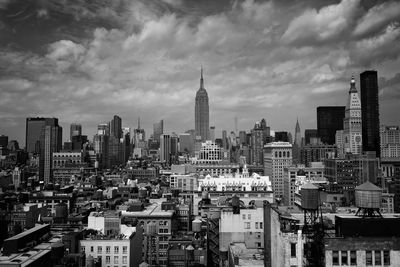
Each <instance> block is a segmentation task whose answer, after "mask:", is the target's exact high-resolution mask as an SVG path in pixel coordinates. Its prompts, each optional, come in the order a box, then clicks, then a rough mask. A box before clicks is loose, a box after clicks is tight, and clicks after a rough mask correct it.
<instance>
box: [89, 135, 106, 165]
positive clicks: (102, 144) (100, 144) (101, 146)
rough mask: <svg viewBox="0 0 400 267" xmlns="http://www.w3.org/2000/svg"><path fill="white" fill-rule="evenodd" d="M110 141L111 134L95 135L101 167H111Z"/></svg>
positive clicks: (94, 143) (95, 149)
mask: <svg viewBox="0 0 400 267" xmlns="http://www.w3.org/2000/svg"><path fill="white" fill-rule="evenodd" d="M109 141H110V136H109V135H106V134H99V133H98V134H96V135H94V136H93V145H94V152H95V153H96V158H97V161H98V167H99V168H100V169H105V168H110V166H109V164H110V161H109V153H108V149H109Z"/></svg>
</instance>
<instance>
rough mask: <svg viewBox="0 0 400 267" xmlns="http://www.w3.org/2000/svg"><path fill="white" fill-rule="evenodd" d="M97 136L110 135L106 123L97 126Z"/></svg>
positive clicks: (108, 126)
mask: <svg viewBox="0 0 400 267" xmlns="http://www.w3.org/2000/svg"><path fill="white" fill-rule="evenodd" d="M97 134H98V135H108V136H109V135H110V125H109V124H108V123H101V124H99V125H97Z"/></svg>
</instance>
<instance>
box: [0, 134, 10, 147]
mask: <svg viewBox="0 0 400 267" xmlns="http://www.w3.org/2000/svg"><path fill="white" fill-rule="evenodd" d="M7 146H8V136H6V135H0V147H2V148H7Z"/></svg>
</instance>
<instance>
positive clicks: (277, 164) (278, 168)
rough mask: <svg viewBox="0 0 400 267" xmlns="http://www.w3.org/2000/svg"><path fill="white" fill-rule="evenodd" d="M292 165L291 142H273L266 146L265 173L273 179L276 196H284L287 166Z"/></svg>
mask: <svg viewBox="0 0 400 267" xmlns="http://www.w3.org/2000/svg"><path fill="white" fill-rule="evenodd" d="M291 165H292V145H291V144H290V143H289V142H272V143H268V144H266V145H265V146H264V174H265V175H268V176H269V177H270V178H271V181H272V190H273V191H274V196H275V198H282V197H283V184H284V180H285V168H288V167H289V166H291Z"/></svg>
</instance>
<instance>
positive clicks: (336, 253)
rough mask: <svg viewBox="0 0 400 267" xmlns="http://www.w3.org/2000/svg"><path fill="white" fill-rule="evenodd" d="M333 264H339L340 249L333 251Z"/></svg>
mask: <svg viewBox="0 0 400 267" xmlns="http://www.w3.org/2000/svg"><path fill="white" fill-rule="evenodd" d="M332 265H339V251H337V250H334V251H332Z"/></svg>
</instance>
